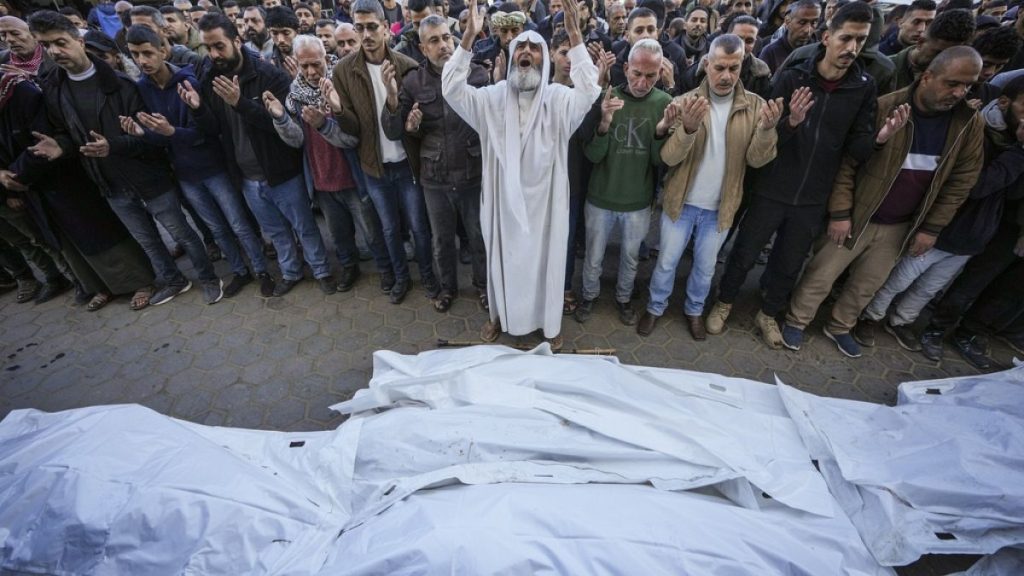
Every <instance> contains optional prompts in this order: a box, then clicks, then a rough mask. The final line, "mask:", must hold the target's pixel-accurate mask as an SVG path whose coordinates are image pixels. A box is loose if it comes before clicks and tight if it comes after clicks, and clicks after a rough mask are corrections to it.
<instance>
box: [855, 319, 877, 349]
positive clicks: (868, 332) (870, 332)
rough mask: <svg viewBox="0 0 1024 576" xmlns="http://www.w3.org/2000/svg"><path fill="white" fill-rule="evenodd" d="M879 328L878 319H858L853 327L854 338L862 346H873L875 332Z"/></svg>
mask: <svg viewBox="0 0 1024 576" xmlns="http://www.w3.org/2000/svg"><path fill="white" fill-rule="evenodd" d="M877 330H878V321H877V320H872V319H870V318H861V319H859V320H857V325H856V326H854V327H853V339H854V340H856V341H857V343H858V344H860V345H861V346H867V347H868V348H871V347H872V346H874V345H875V332H876V331H877Z"/></svg>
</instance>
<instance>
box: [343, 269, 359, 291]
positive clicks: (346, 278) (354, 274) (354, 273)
mask: <svg viewBox="0 0 1024 576" xmlns="http://www.w3.org/2000/svg"><path fill="white" fill-rule="evenodd" d="M360 275H361V273H360V272H359V266H349V267H347V268H342V269H341V280H339V281H338V292H348V291H349V290H351V289H352V287H353V286H355V285H356V280H358V279H359V276H360Z"/></svg>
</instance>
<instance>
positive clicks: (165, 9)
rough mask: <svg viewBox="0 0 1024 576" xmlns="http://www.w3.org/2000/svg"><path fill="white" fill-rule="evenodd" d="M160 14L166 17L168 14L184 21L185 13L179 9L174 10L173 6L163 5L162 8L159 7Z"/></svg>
mask: <svg viewBox="0 0 1024 576" xmlns="http://www.w3.org/2000/svg"><path fill="white" fill-rule="evenodd" d="M160 13H161V14H163V15H164V16H166V15H168V14H174V15H175V16H177V17H178V18H181V19H182V20H184V19H185V13H184V12H182V11H181V10H180V9H179V8H176V7H174V6H172V5H170V4H164V5H163V6H161V7H160Z"/></svg>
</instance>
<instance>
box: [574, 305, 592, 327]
mask: <svg viewBox="0 0 1024 576" xmlns="http://www.w3.org/2000/svg"><path fill="white" fill-rule="evenodd" d="M594 302H595V301H594V300H583V301H582V302H580V304H579V306H577V307H576V312H575V313H574V314H573V315H572V317H573V318H575V319H576V321H577V322H579V323H580V324H583V323H585V322H586V321H587V320H590V317H591V316H592V315H593V314H594Z"/></svg>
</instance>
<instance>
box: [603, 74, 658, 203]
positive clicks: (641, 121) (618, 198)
mask: <svg viewBox="0 0 1024 576" xmlns="http://www.w3.org/2000/svg"><path fill="white" fill-rule="evenodd" d="M612 94H613V95H614V96H616V97H617V98H621V99H622V100H623V101H624V102H625V105H624V106H623V107H622V109H620V110H618V111H617V112H615V116H613V117H612V125H611V128H609V130H608V133H607V134H605V135H603V136H602V135H599V134H598V133H597V132H596V131H595V132H594V138H593V139H592V140H591V141H590V142H589V143H588V144H587V147H586V150H585V153H586V155H587V158H588V159H589V160H590V161H591V162H593V163H594V171H593V173H592V174H591V176H590V187H589V189H588V190H587V201H588V202H590V203H591V204H593V205H594V206H597V207H598V208H601V209H603V210H613V211H615V212H633V211H636V210H643V209H644V208H647V207H648V206H650V205H651V203H652V200H653V198H654V179H655V176H656V174H657V170H656V167H657V166H659V165H661V145H662V144H663V143H664V142H665V139H664V138H662V139H660V140H659V139H656V138H655V137H654V131H655V127H656V126H657V125H658V122H660V121H661V116H662V114H664V113H665V107H666V106H668V104H669V102H671V101H672V97H671V96H669V95H668V94H666V93H665V92H662V91H661V90H658V89H657V88H655V89H653V90H651V92H650V93H649V94H647V96H645V97H643V98H634V97H633V96H631V95H630V94H629V93H628V92H627V91H626V90H625V87H623V88H615V89H614V90H612Z"/></svg>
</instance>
